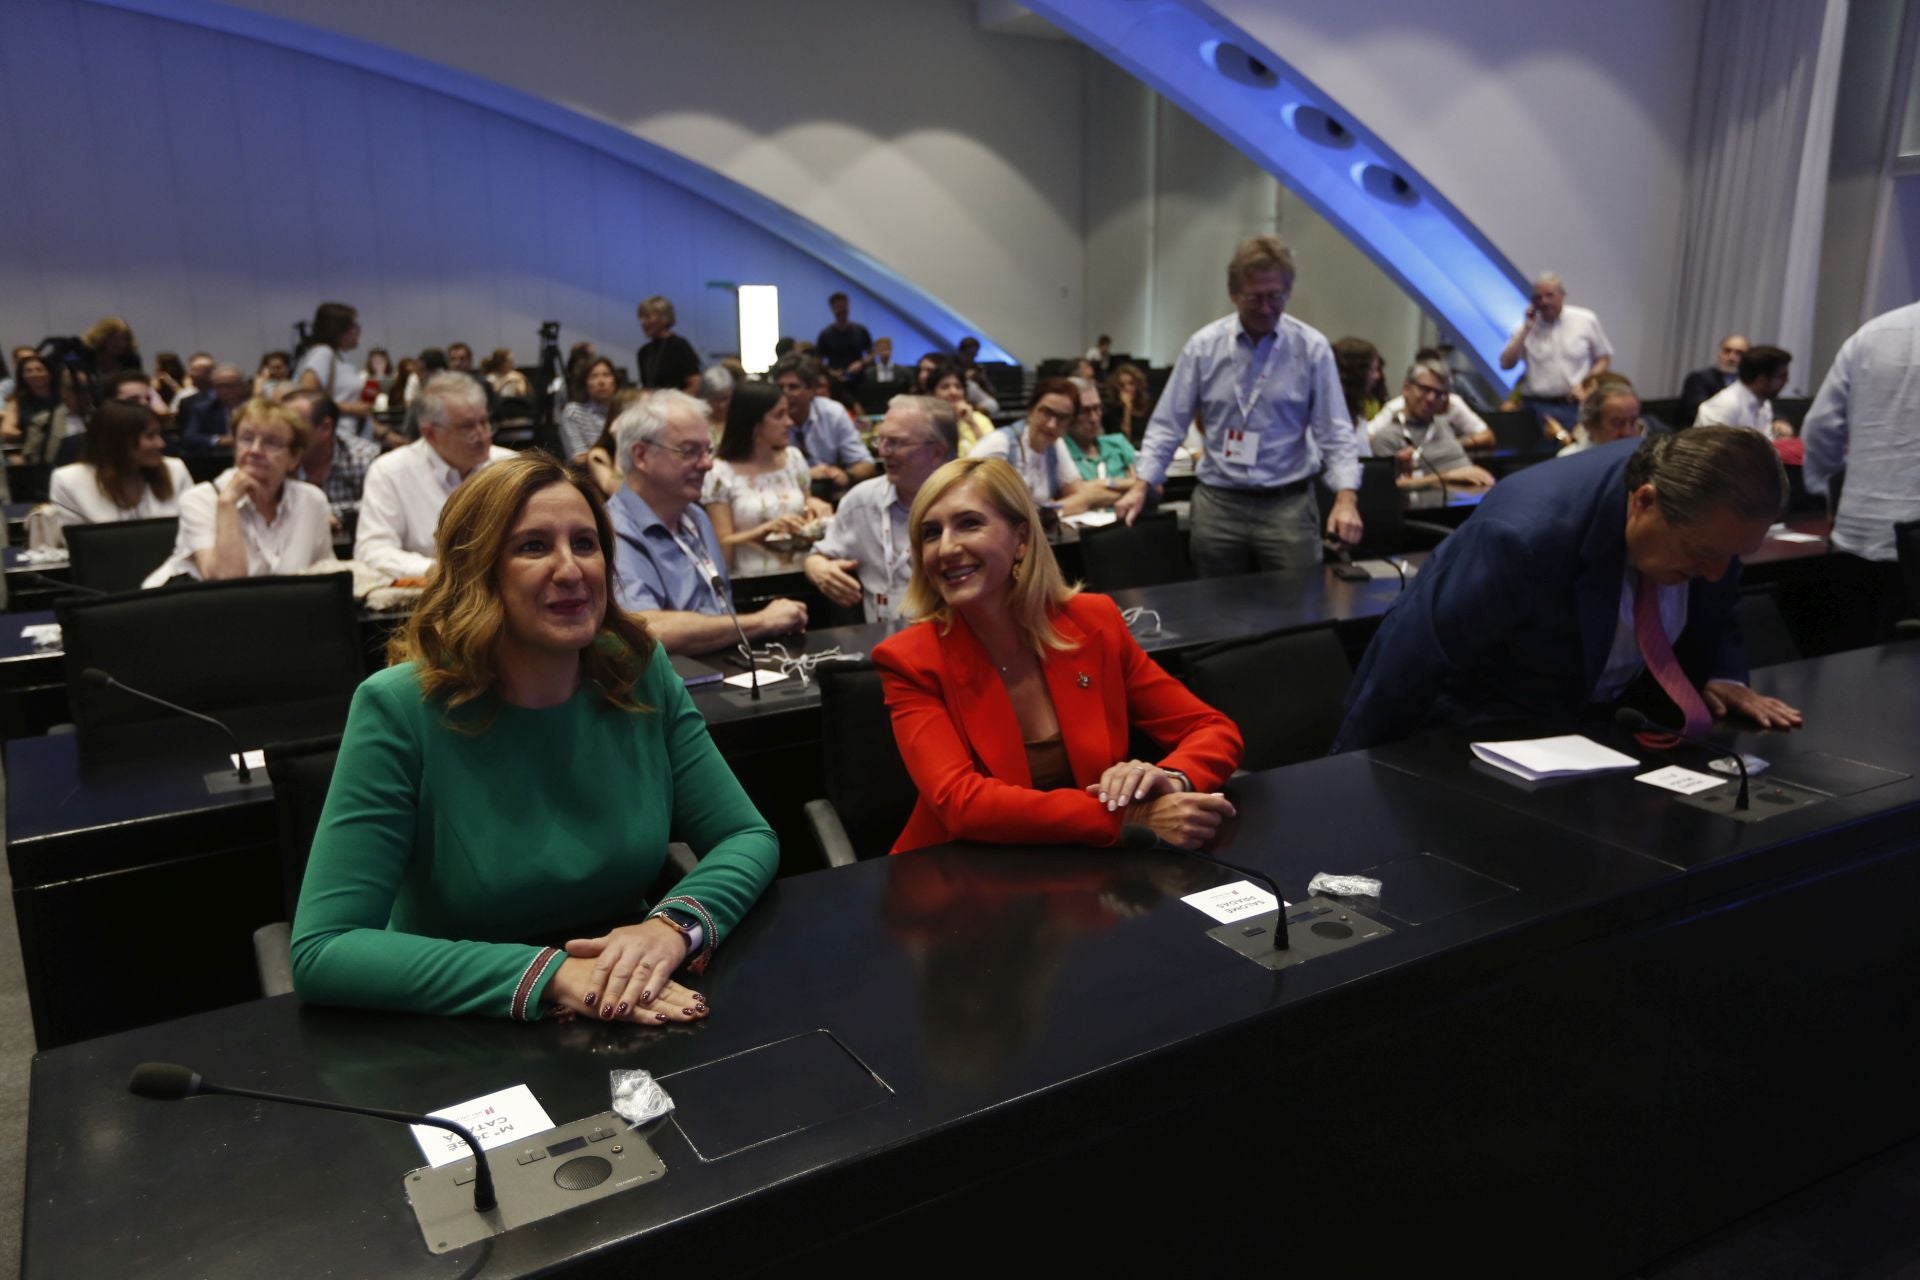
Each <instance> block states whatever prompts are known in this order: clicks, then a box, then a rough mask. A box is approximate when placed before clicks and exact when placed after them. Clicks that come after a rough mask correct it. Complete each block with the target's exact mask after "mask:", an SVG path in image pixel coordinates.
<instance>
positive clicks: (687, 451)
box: [646, 440, 714, 462]
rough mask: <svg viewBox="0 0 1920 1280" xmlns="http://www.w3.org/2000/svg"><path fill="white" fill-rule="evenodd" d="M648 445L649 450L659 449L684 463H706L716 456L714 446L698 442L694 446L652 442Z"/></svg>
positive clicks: (648, 442)
mask: <svg viewBox="0 0 1920 1280" xmlns="http://www.w3.org/2000/svg"><path fill="white" fill-rule="evenodd" d="M646 443H647V447H648V448H650V449H658V450H659V451H660V452H662V453H670V454H672V455H673V456H674V457H676V458H678V459H680V461H682V462H705V461H706V460H707V459H708V458H711V457H713V456H714V451H713V446H712V445H710V444H701V443H699V442H698V441H695V442H693V443H692V444H672V445H669V444H656V443H654V442H653V441H651V440H649V441H647V442H646Z"/></svg>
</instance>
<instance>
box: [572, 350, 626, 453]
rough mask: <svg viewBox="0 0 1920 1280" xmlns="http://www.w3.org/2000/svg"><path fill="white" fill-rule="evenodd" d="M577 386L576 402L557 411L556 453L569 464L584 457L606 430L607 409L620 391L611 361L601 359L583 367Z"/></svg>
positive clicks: (618, 376)
mask: <svg viewBox="0 0 1920 1280" xmlns="http://www.w3.org/2000/svg"><path fill="white" fill-rule="evenodd" d="M580 383H581V386H580V391H581V395H580V396H579V398H577V399H574V400H571V401H569V402H568V404H567V407H566V408H564V409H562V410H561V411H560V451H561V453H562V454H563V455H565V457H566V458H567V460H568V461H570V462H578V461H580V460H581V459H582V458H584V457H586V453H587V450H589V449H591V448H593V442H594V441H595V440H598V439H599V438H600V433H601V432H602V431H605V430H606V429H607V422H608V421H609V419H608V417H607V409H608V407H609V406H611V405H612V404H613V393H614V392H616V391H618V390H619V389H620V375H619V374H618V373H617V372H615V370H614V367H613V361H611V360H609V359H607V358H606V357H605V356H602V357H600V358H599V359H598V360H595V361H594V362H593V363H592V364H591V365H589V366H587V371H586V376H585V377H583V378H581V380H580Z"/></svg>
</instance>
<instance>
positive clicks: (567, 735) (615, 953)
mask: <svg viewBox="0 0 1920 1280" xmlns="http://www.w3.org/2000/svg"><path fill="white" fill-rule="evenodd" d="M612 538H613V530H612V526H611V523H610V522H609V520H608V517H607V512H606V508H605V506H604V505H603V504H602V503H601V501H600V495H599V494H598V492H597V491H596V490H595V488H594V486H593V484H592V483H591V481H590V480H588V479H587V478H586V477H584V476H583V475H582V474H581V473H580V472H578V471H575V470H571V469H569V468H567V467H566V466H564V465H562V464H561V463H560V462H559V461H558V460H557V459H555V458H553V457H551V456H550V455H548V454H545V453H540V452H537V451H536V452H529V453H523V454H518V455H516V456H514V457H512V458H508V459H503V460H501V461H499V462H495V463H493V464H491V465H490V466H488V467H486V468H485V469H484V470H482V471H480V472H479V473H477V474H476V475H475V476H474V477H473V478H472V479H470V480H468V481H467V482H466V483H465V484H463V485H461V486H460V487H459V488H458V489H457V490H455V491H454V493H453V496H452V497H450V498H449V499H448V500H447V505H446V509H445V510H444V512H442V514H441V517H440V526H439V530H438V534H437V539H438V544H439V546H438V550H439V558H438V560H437V562H436V564H435V567H434V570H433V572H432V574H431V575H430V576H429V578H428V581H427V589H426V592H425V594H424V595H423V596H422V597H421V600H420V605H419V607H418V608H417V609H416V610H415V612H414V615H413V618H412V619H411V621H410V622H409V623H408V625H407V629H406V631H405V632H404V633H403V634H402V635H401V636H400V637H398V638H397V639H396V640H395V641H394V642H393V644H392V646H391V647H390V649H389V651H388V656H389V657H390V658H391V659H392V660H393V662H394V665H392V666H390V667H388V668H387V669H386V670H385V671H382V672H380V673H379V674H377V675H374V676H372V677H370V678H368V680H367V681H366V683H365V684H363V685H361V686H360V690H359V692H357V693H356V694H355V695H354V699H353V709H352V711H351V712H350V714H349V715H348V719H347V730H346V735H345V737H344V738H343V739H342V740H341V744H340V758H339V763H338V765H337V766H336V767H335V770H334V775H333V786H332V788H331V789H330V790H329V791H328V793H327V803H326V809H325V811H324V812H323V813H322V815H321V819H320V826H319V829H318V831H317V832H316V833H315V835H314V840H313V853H312V856H311V859H310V860H309V862H308V864H307V872H306V878H305V880H304V882H303V883H302V885H301V889H300V905H299V908H298V910H297V911H296V912H295V914H294V921H293V979H294V986H295V989H296V990H298V991H299V993H300V995H301V997H302V998H303V999H306V1000H311V1001H314V1002H316V1003H323V1004H349V1005H358V1006H361V1007H366V1008H379V1009H403V1010H410V1011H412V1012H416V1013H448V1014H464V1013H478V1014H489V1015H492V1016H495V1017H512V1018H517V1019H523V1020H529V1021H530V1020H533V1019H536V1018H538V1017H540V1016H541V1014H542V1013H543V1012H545V1013H556V1014H561V1015H563V1016H588V1017H599V1018H603V1019H613V1018H618V1019H622V1020H625V1021H630V1022H642V1023H646V1024H648V1025H658V1024H660V1023H665V1022H687V1021H691V1020H693V1019H696V1018H701V1017H705V1016H706V1012H707V1005H706V1001H705V999H704V997H702V996H700V995H698V994H696V993H695V992H693V991H690V990H688V989H687V988H685V987H683V986H681V985H680V984H679V983H678V982H676V981H674V980H673V975H674V974H675V972H676V971H677V970H679V969H681V968H682V966H683V965H684V966H686V967H687V968H689V969H691V971H692V972H695V973H699V972H703V971H704V970H705V968H706V966H707V964H708V963H709V961H711V959H712V958H713V954H714V949H715V948H716V947H717V946H718V945H719V943H720V942H721V941H722V939H723V938H724V937H725V935H726V933H727V932H728V931H730V930H731V929H732V928H733V926H734V925H735V924H736V923H738V921H739V920H740V918H741V917H742V916H744V915H745V914H746V912H747V910H748V908H750V907H751V906H752V905H753V903H754V900H755V899H756V898H758V897H759V896H760V893H761V891H762V890H763V889H765V888H766V886H767V884H768V882H769V881H771V880H772V879H773V873H774V870H775V868H776V867H777V866H778V864H779V860H780V854H779V845H778V843H777V841H776V840H775V839H774V835H773V832H772V830H771V829H770V828H768V826H767V824H766V823H765V822H764V821H763V820H762V819H761V817H760V815H759V813H758V812H756V811H755V809H754V807H753V804H752V802H751V801H750V800H748V799H747V796H746V793H745V792H744V791H743V790H741V788H740V784H739V782H738V781H737V780H736V779H735V778H734V776H733V774H732V773H731V772H730V771H729V770H728V768H727V765H726V762H725V761H723V760H722V759H721V758H720V754H719V752H718V751H716V750H715V749H714V745H713V740H712V739H711V738H710V737H708V736H707V727H706V721H705V720H704V719H703V718H702V716H701V714H700V712H699V711H698V710H697V709H696V708H695V707H694V705H693V701H692V699H691V698H689V697H688V696H687V690H686V686H685V685H683V684H682V683H681V682H680V677H679V676H678V675H676V674H675V673H674V670H673V666H672V664H671V663H669V662H668V661H667V658H666V655H665V653H664V652H663V651H662V650H661V649H660V646H659V645H658V644H656V643H655V642H654V639H653V637H652V635H651V634H650V633H649V632H648V631H647V628H646V624H645V623H643V622H642V621H641V620H640V619H639V618H637V617H635V616H633V615H631V614H628V613H626V612H624V611H623V610H621V609H620V607H619V606H618V605H617V604H614V603H613V601H614V599H615V597H614V594H613V591H612V586H613V584H612V557H611V555H610V554H609V552H608V546H609V544H610V542H611V541H612ZM609 771H614V772H617V774H618V776H619V779H620V784H619V785H618V786H617V787H610V786H609V785H608V783H607V778H608V777H609ZM671 836H678V837H679V838H680V839H683V840H686V841H687V842H688V843H689V844H691V845H692V846H693V847H694V849H695V850H697V851H701V852H703V853H704V855H705V856H704V857H703V858H702V859H701V861H700V865H699V866H698V867H697V868H696V869H695V870H693V871H691V872H689V873H687V875H686V876H684V877H683V878H681V879H680V880H679V881H678V882H677V883H676V884H675V885H674V891H673V893H672V895H671V896H668V897H665V898H662V899H661V900H659V901H658V902H655V903H653V904H652V906H651V908H649V907H648V905H647V898H648V896H649V895H650V894H651V892H652V886H653V884H654V882H655V880H657V879H658V878H659V875H660V872H661V870H662V868H663V867H664V866H665V864H666V848H667V841H668V839H669V838H670V837H671ZM636 921H637V923H636Z"/></svg>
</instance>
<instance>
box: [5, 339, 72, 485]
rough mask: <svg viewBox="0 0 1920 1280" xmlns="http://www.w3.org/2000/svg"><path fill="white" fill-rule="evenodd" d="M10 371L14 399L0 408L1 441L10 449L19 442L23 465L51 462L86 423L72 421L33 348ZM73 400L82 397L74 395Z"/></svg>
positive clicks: (50, 372) (44, 363)
mask: <svg viewBox="0 0 1920 1280" xmlns="http://www.w3.org/2000/svg"><path fill="white" fill-rule="evenodd" d="M13 371H14V392H13V397H12V398H11V399H9V400H8V401H7V403H6V406H5V407H4V408H0V440H3V441H5V442H6V443H7V444H9V445H11V444H13V443H14V442H16V441H18V442H19V445H20V457H21V461H23V462H29V463H43V464H44V463H49V462H52V461H53V459H54V457H55V455H57V454H58V453H59V452H60V442H61V441H62V440H64V439H66V438H67V436H68V435H70V434H77V432H78V431H81V430H85V423H86V419H85V417H84V416H81V417H79V418H77V419H74V418H73V415H72V414H71V411H70V409H69V407H68V397H66V396H63V395H62V394H61V393H60V390H59V388H58V387H56V386H55V384H54V377H53V371H52V369H51V368H50V367H49V366H48V364H47V362H46V361H45V360H43V359H42V358H41V357H40V355H39V354H38V353H37V352H35V351H34V350H33V349H32V348H28V349H27V351H26V352H25V354H20V355H18V356H17V359H16V361H15V364H14V367H13ZM68 380H69V381H71V379H70V378H69V379H68ZM73 398H74V399H75V400H78V399H80V398H81V397H80V396H79V394H78V393H76V394H75V395H74V397H73ZM70 428H71V429H70Z"/></svg>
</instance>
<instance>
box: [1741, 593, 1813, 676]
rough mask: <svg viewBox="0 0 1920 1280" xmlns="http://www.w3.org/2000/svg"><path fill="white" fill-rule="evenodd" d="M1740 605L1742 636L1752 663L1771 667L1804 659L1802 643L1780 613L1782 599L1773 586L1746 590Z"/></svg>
mask: <svg viewBox="0 0 1920 1280" xmlns="http://www.w3.org/2000/svg"><path fill="white" fill-rule="evenodd" d="M1739 608H1740V636H1741V639H1742V640H1743V641H1744V642H1745V644H1746V649H1747V665H1748V666H1750V667H1771V666H1776V665H1778V664H1780V663H1782V662H1798V661H1799V660H1800V645H1799V642H1798V641H1796V640H1795V639H1794V638H1793V632H1792V630H1790V629H1789V628H1788V626H1787V619H1786V616H1785V615H1784V614H1782V613H1781V612H1780V601H1779V598H1778V596H1777V595H1776V594H1775V591H1774V588H1773V587H1772V586H1771V585H1768V586H1763V587H1749V588H1747V589H1746V590H1745V591H1742V592H1741V593H1740V606H1739Z"/></svg>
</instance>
